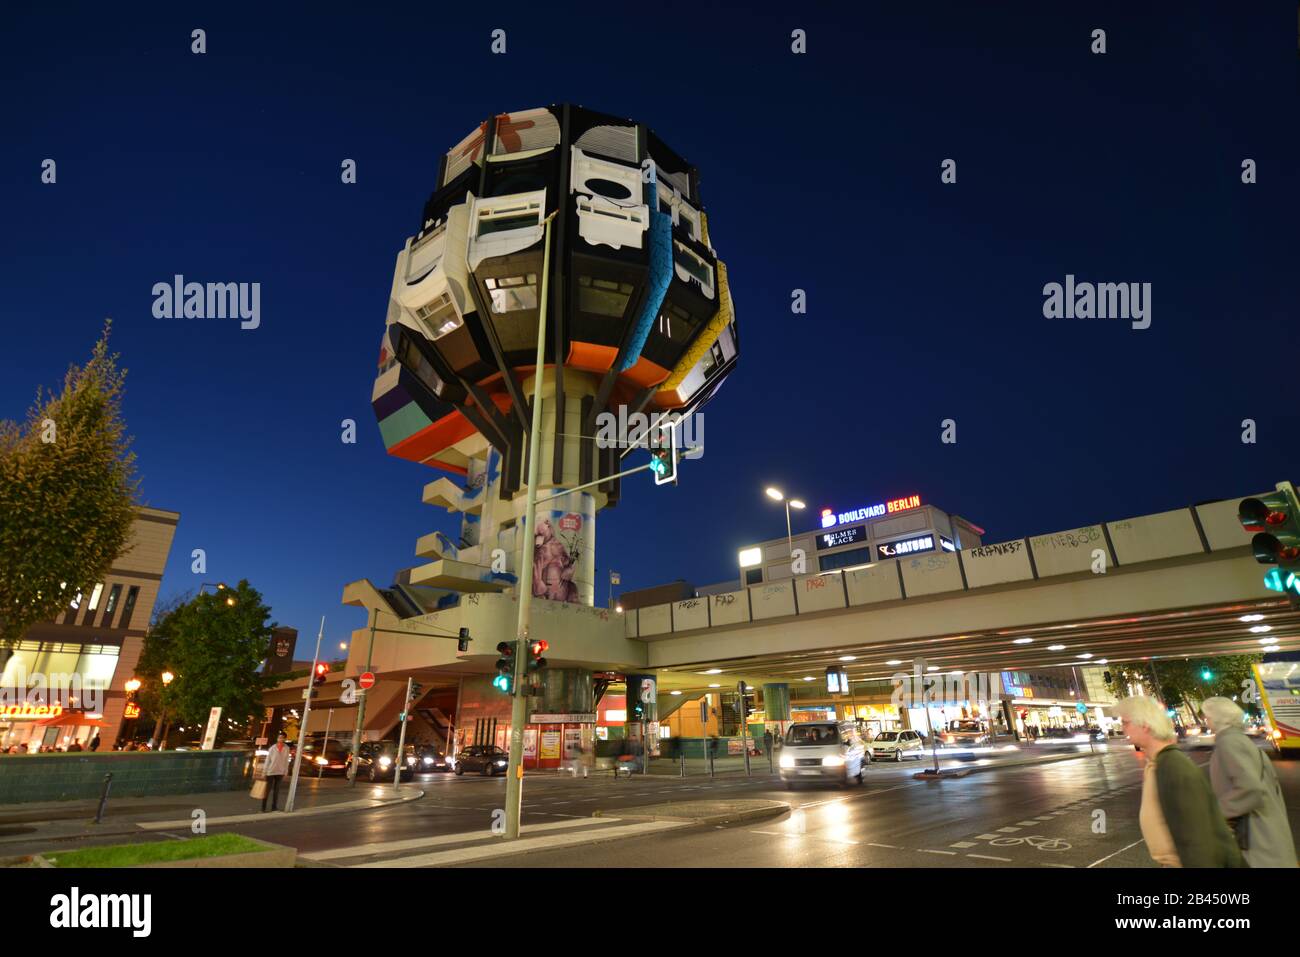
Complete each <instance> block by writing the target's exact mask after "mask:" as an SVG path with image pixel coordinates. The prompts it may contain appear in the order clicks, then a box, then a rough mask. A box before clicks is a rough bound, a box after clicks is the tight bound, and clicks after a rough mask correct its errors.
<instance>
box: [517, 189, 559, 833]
mask: <svg viewBox="0 0 1300 957" xmlns="http://www.w3.org/2000/svg"><path fill="white" fill-rule="evenodd" d="M554 216H555V214H554V213H552V214H551V215H550V216H548V217H546V232H545V234H544V236H543V239H544V242H543V244H542V248H543V250H544V252H543V253H542V305H541V309H540V310H538V312H539V315H538V317H537V361H536V362H535V363H534V364H533V419H532V427H531V428H530V429H529V431H528V494H527V499H526V500H525V501H526V504H525V506H524V529H523V531H524V536H523V538H524V540H523V543H522V544H523V556H522V561H521V567H520V569H519V579H518V580H519V620H518V622H517V624H516V627H515V634H516V635H517V636H518V639H519V644H518V646H517V648H516V652H515V655H514V659H515V661H514V664H515V680H514V681H513V682H511V688H510V694H511V695H512V700H511V703H510V763H509V765H507V767H506V839H507V840H514V839H515V838H517V837H519V817H520V814H521V813H522V809H523V794H524V765H523V758H524V722H525V721H526V720H527V718H528V715H527V707H528V697H527V695H526V694H525V693H524V692H525V689H524V677H525V675H526V674H527V668H528V663H527V660H526V659H527V647H528V616H529V613H530V612H531V611H532V607H533V552H534V551H535V549H534V547H533V536H534V535H535V534H536V528H537V525H536V519H537V473H538V461H537V460H538V459H539V458H540V457H541V448H540V446H541V433H542V384H543V379H544V377H545V371H546V365H545V362H546V307H547V304H548V301H549V299H550V295H549V292H550V290H549V288H548V285H549V279H550V276H551V220H552V219H553V218H554ZM555 375H556V376H557V382H556V388H557V389H558V388H559V382H558V376H559V375H560V370H559V357H558V356H557V357H556V369H555ZM556 424H557V425H558V424H559V423H558V422H557V423H556Z"/></svg>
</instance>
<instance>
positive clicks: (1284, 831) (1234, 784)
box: [1201, 697, 1296, 867]
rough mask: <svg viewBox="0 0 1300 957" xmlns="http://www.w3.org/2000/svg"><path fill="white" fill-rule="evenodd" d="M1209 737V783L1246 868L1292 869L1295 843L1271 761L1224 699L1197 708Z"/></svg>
mask: <svg viewBox="0 0 1300 957" xmlns="http://www.w3.org/2000/svg"><path fill="white" fill-rule="evenodd" d="M1201 708H1202V710H1203V711H1204V712H1205V720H1206V721H1208V722H1209V724H1210V730H1211V731H1213V732H1214V753H1213V754H1212V755H1211V756H1210V784H1211V786H1212V787H1213V788H1214V793H1215V795H1216V796H1217V797H1218V799H1219V808H1220V809H1221V810H1222V811H1223V816H1224V817H1225V818H1227V819H1228V826H1229V827H1230V828H1231V829H1232V832H1233V834H1234V835H1235V836H1236V838H1237V846H1238V847H1239V848H1241V853H1242V856H1243V857H1245V858H1246V863H1247V864H1249V865H1250V866H1251V867H1295V866H1296V849H1295V841H1294V839H1293V838H1292V836H1291V825H1290V823H1289V822H1288V821H1287V814H1286V802H1285V801H1284V800H1283V798H1282V785H1281V784H1279V783H1278V780H1277V772H1276V771H1275V770H1273V762H1272V761H1270V760H1269V759H1268V755H1266V754H1265V753H1264V752H1263V751H1262V750H1261V749H1260V748H1259V747H1257V746H1256V745H1255V742H1254V741H1252V740H1251V739H1250V738H1249V737H1248V736H1247V735H1246V731H1245V728H1244V724H1245V721H1246V713H1245V712H1244V711H1242V710H1241V708H1239V707H1237V705H1236V704H1235V703H1234V702H1233V701H1232V700H1231V699H1229V698H1221V697H1216V698H1209V699H1207V700H1206V701H1205V703H1204V704H1203V705H1202V706H1201Z"/></svg>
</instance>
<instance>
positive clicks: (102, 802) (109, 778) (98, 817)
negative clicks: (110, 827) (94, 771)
mask: <svg viewBox="0 0 1300 957" xmlns="http://www.w3.org/2000/svg"><path fill="white" fill-rule="evenodd" d="M112 783H113V772H112V771H109V772H108V773H107V774H105V775H104V790H103V791H101V792H100V793H99V807H98V808H97V809H96V810H95V823H96V824H100V823H102V822H103V820H104V808H105V806H106V805H107V804H108V788H109V785H111V784H112Z"/></svg>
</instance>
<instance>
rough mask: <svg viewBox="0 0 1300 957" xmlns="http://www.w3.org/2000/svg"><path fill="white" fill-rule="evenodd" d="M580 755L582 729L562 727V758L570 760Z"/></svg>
mask: <svg viewBox="0 0 1300 957" xmlns="http://www.w3.org/2000/svg"><path fill="white" fill-rule="evenodd" d="M581 756H582V729H581V728H565V729H564V759H565V760H566V761H572V760H573V759H574V758H579V757H581Z"/></svg>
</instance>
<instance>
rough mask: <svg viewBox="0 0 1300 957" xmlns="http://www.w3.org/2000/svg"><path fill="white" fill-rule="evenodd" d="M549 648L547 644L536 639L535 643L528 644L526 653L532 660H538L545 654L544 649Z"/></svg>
mask: <svg viewBox="0 0 1300 957" xmlns="http://www.w3.org/2000/svg"><path fill="white" fill-rule="evenodd" d="M549 647H551V646H550V643H549V642H545V641H542V640H541V639H538V640H537V641H532V642H529V643H528V653H529V654H530V655H532V656H533V657H534V658H540V657H541V656H542V655H544V654H546V649H547V648H549Z"/></svg>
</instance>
